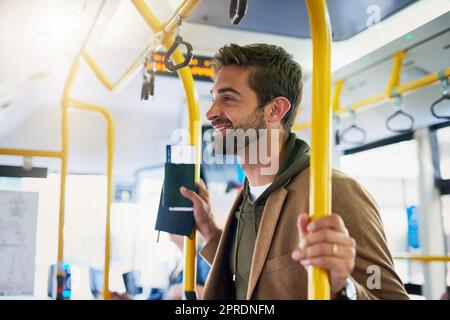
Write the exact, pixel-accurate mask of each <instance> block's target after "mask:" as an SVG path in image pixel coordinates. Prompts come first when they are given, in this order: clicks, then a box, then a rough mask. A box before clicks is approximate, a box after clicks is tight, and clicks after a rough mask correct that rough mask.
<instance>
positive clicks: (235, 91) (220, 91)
mask: <svg viewBox="0 0 450 320" xmlns="http://www.w3.org/2000/svg"><path fill="white" fill-rule="evenodd" d="M209 92H210V93H211V94H213V91H212V89H211V90H210V91H209ZM217 92H218V93H221V94H223V93H227V92H232V93H234V94H236V95H238V96H241V93H240V92H239V91H237V90H236V89H233V88H231V87H225V88H220V89H219V90H217Z"/></svg>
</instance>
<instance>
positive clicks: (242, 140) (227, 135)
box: [213, 107, 266, 157]
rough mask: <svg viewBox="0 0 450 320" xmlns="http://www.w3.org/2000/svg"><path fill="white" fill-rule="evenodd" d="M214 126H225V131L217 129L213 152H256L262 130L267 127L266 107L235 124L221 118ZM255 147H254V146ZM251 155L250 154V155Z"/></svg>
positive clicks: (214, 135) (224, 153)
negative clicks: (265, 118)
mask: <svg viewBox="0 0 450 320" xmlns="http://www.w3.org/2000/svg"><path fill="white" fill-rule="evenodd" d="M213 126H215V127H217V126H223V127H225V128H226V129H225V132H224V131H218V130H215V131H214V134H213V153H214V154H215V155H224V156H227V155H237V154H238V153H239V154H241V153H245V152H246V151H247V152H250V153H255V152H254V151H251V149H255V150H256V149H257V148H256V146H257V143H258V141H259V139H260V130H264V129H266V124H265V122H264V108H260V107H259V108H257V109H255V110H254V111H253V112H252V113H251V114H250V115H249V116H248V117H247V118H246V119H244V120H243V121H241V122H239V123H236V124H233V123H232V122H231V121H230V120H229V119H226V118H225V119H219V120H216V121H214V122H213ZM252 147H254V148H252ZM249 157H250V155H249Z"/></svg>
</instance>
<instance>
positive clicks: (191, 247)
mask: <svg viewBox="0 0 450 320" xmlns="http://www.w3.org/2000/svg"><path fill="white" fill-rule="evenodd" d="M172 59H173V61H174V62H175V63H176V64H179V63H181V62H183V60H184V57H183V55H182V54H181V52H180V51H179V50H177V51H176V52H175V53H174V54H173V55H172ZM178 75H179V77H180V78H181V80H182V82H183V86H184V90H185V92H186V98H187V104H188V109H189V133H190V140H191V141H190V144H191V145H193V146H194V147H195V181H196V182H199V181H200V157H201V122H200V108H199V104H198V99H197V98H196V94H195V88H194V78H193V76H192V72H191V70H190V69H189V67H184V68H181V69H179V70H178ZM196 255H197V249H196V231H195V229H194V230H193V231H192V234H191V236H190V237H189V238H185V241H184V272H183V276H184V277H183V291H184V292H185V294H186V296H188V294H192V293H194V294H195V282H196V281H195V278H196Z"/></svg>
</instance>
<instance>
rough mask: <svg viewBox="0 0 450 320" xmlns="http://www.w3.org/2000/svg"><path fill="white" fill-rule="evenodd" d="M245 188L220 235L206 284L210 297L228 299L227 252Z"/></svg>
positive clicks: (205, 293)
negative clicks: (226, 278)
mask: <svg viewBox="0 0 450 320" xmlns="http://www.w3.org/2000/svg"><path fill="white" fill-rule="evenodd" d="M243 192H244V189H241V190H240V191H239V193H238V195H237V196H236V199H235V201H234V203H233V206H232V207H231V209H230V213H229V215H228V218H227V221H226V223H225V226H224V229H223V232H222V237H220V241H219V244H218V245H217V251H216V255H215V258H214V261H213V264H212V266H211V271H210V274H209V276H208V281H207V282H206V286H205V292H204V295H205V297H208V299H226V297H227V293H226V292H225V291H226V286H224V285H223V281H224V278H223V276H224V274H223V272H224V267H223V266H224V265H225V264H227V263H228V262H227V261H228V259H229V256H228V253H227V252H226V250H225V249H226V248H227V245H228V243H229V241H230V240H231V239H230V237H229V235H230V231H231V228H232V227H233V222H234V219H235V215H234V213H235V212H236V210H237V207H238V206H239V204H240V203H241V201H242V196H243ZM218 292H221V294H217V293H218Z"/></svg>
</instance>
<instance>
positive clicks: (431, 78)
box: [293, 67, 450, 131]
mask: <svg viewBox="0 0 450 320" xmlns="http://www.w3.org/2000/svg"><path fill="white" fill-rule="evenodd" d="M444 75H445V77H450V67H448V68H446V69H445V70H444ZM439 80H440V78H439V73H438V72H433V73H430V74H428V75H426V76H424V77H422V78H419V79H416V80H413V81H410V82H407V83H405V84H400V85H398V86H397V87H395V88H394V89H395V91H396V92H397V93H398V94H404V93H406V92H410V91H413V90H416V89H420V88H423V87H426V86H429V85H432V84H433V83H435V82H437V81H439ZM389 98H390V97H389V95H388V94H387V92H386V91H384V92H380V93H378V94H376V95H374V96H371V97H369V98H365V99H362V100H360V101H357V102H355V103H353V104H352V105H351V106H350V108H340V109H339V110H337V111H335V112H334V114H335V115H337V116H341V115H343V114H345V113H347V112H348V111H349V109H350V110H353V111H356V110H359V109H362V108H364V107H369V106H372V105H374V104H376V103H379V102H382V101H384V100H386V99H389ZM309 127H310V124H308V123H307V121H305V122H300V123H296V124H294V126H293V129H294V131H299V130H303V129H306V128H309Z"/></svg>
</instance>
